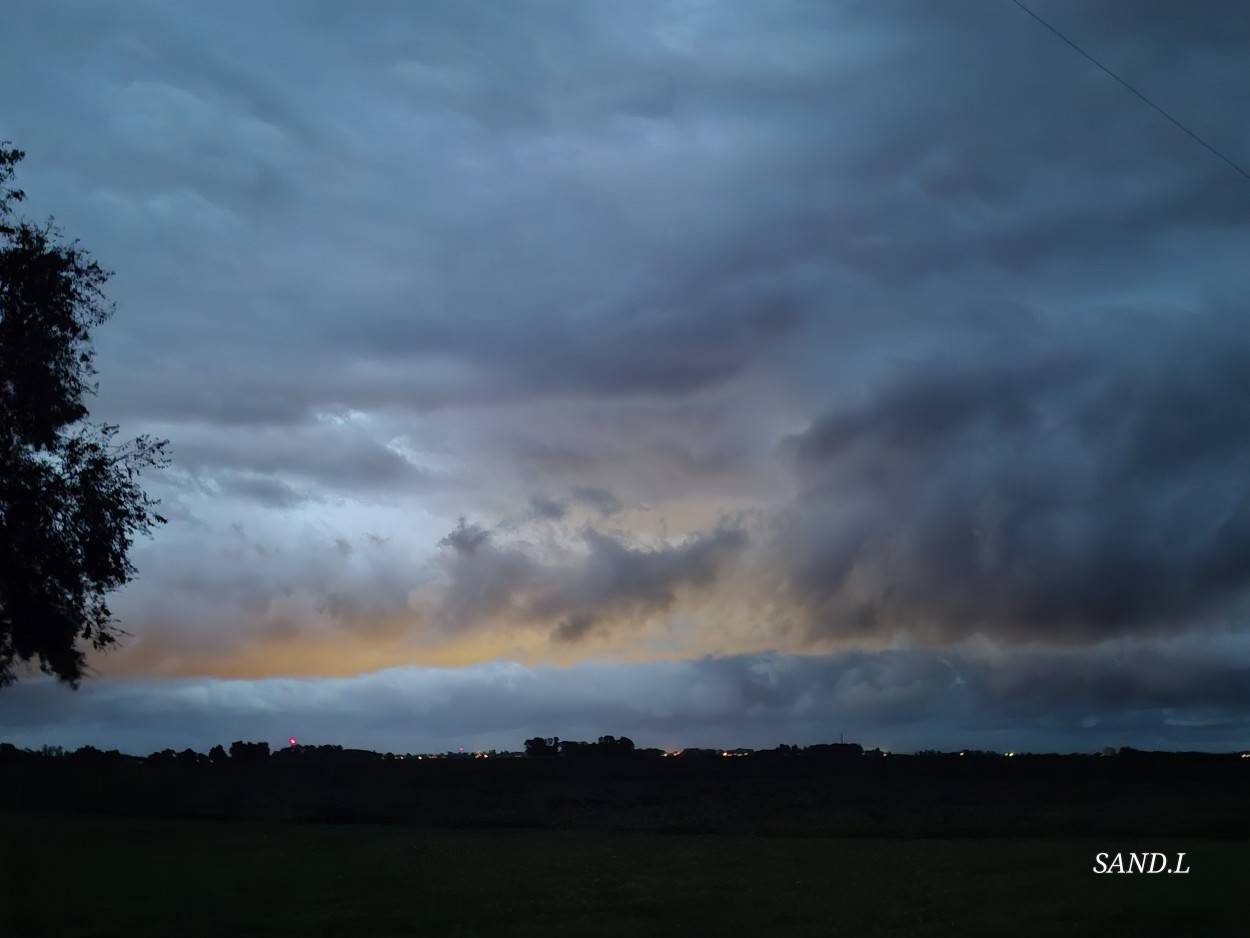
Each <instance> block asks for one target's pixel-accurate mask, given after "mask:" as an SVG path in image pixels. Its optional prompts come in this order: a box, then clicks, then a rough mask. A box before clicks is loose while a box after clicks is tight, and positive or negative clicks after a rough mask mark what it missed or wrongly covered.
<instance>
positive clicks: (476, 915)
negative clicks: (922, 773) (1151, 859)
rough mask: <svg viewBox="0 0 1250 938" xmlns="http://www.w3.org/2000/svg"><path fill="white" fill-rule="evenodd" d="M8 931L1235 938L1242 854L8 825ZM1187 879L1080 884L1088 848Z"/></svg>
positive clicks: (300, 828)
mask: <svg viewBox="0 0 1250 938" xmlns="http://www.w3.org/2000/svg"><path fill="white" fill-rule="evenodd" d="M2 821H3V835H2V837H0V847H2V851H3V853H2V855H0V857H2V862H3V869H0V874H2V877H3V879H2V882H3V885H2V886H0V889H2V890H3V892H4V895H3V896H2V898H3V913H2V914H3V918H4V921H3V922H2V923H0V933H2V934H4V935H6V936H7V935H12V936H14V938H19V936H31V938H34V936H41V935H76V936H98V938H103V936H116V938H122V936H147V935H151V936H161V938H165V936H173V935H212V936H234V935H274V936H303V935H309V936H322V935H343V936H356V935H360V936H382V935H438V936H470V935H482V936H506V935H534V936H552V935H569V936H613V935H621V936H624V935H681V936H700V935H713V936H732V935H751V936H757V935H779V936H785V935H822V936H824V935H852V936H871V935H995V936H1003V935H1039V936H1041V935H1045V936H1050V935H1103V936H1117V935H1166V936H1170V938H1180V936H1185V935H1195V936H1212V935H1215V936H1218V935H1242V934H1245V931H1246V929H1245V924H1244V919H1245V916H1246V901H1245V896H1246V886H1247V884H1248V883H1250V844H1247V843H1246V842H1244V841H1230V840H1223V841H1221V840H1203V839H1193V838H1189V839H1180V840H1171V839H1151V838H1146V839H1143V840H1137V839H1135V840H1133V841H1132V842H1123V841H1114V840H1111V839H1108V838H1092V839H1091V838H1071V837H1069V838H1029V839H1019V840H1002V839H963V840H951V839H932V840H919V839H903V838H892V839H874V838H844V839H827V838H776V837H756V836H749V835H700V834H680V835H673V834H658V833H648V832H611V831H567V830H498V829H497V830H476V831H466V830H448V829H430V828H421V827H411V826H403V825H376V824H353V825H345V824H313V823H307V822H295V823H291V822H288V823H280V822H252V821H203V820H200V821H188V820H158V819H127V818H102V817H83V816H72V815H64V814H23V815H13V814H8V815H6V816H4V817H3V818H2ZM1132 849H1136V850H1159V851H1164V852H1168V853H1173V854H1174V853H1175V852H1177V851H1185V853H1186V855H1187V856H1186V862H1187V865H1188V867H1189V868H1190V870H1191V872H1190V873H1189V874H1188V875H1180V876H1178V875H1167V874H1160V875H1157V876H1142V875H1123V876H1120V875H1114V874H1113V875H1102V876H1099V875H1094V874H1093V873H1092V872H1091V867H1092V866H1093V865H1094V856H1095V854H1096V853H1098V852H1100V851H1117V850H1132Z"/></svg>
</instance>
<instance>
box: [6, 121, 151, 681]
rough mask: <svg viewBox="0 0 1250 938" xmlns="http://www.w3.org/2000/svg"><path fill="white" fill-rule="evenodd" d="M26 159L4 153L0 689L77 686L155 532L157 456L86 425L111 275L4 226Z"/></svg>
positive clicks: (104, 427) (65, 248)
mask: <svg viewBox="0 0 1250 938" xmlns="http://www.w3.org/2000/svg"><path fill="white" fill-rule="evenodd" d="M23 156H24V154H23V153H22V152H21V151H20V150H14V149H7V148H6V146H5V145H3V144H0V685H4V684H8V683H10V682H12V681H13V680H14V678H15V675H14V665H16V664H18V663H20V662H34V663H37V664H38V666H39V669H40V670H41V671H43V672H45V673H47V674H53V675H55V676H56V677H58V678H60V679H61V680H62V681H66V682H67V683H69V684H70V685H71V686H75V687H76V686H77V684H78V682H79V681H80V680H81V679H82V676H83V671H84V668H85V665H86V661H85V654H84V649H85V647H86V646H87V645H90V646H92V647H95V648H97V649H103V648H106V647H108V646H110V645H112V644H114V643H115V642H116V641H117V636H118V634H120V633H119V631H118V629H117V628H116V627H115V626H114V625H113V620H112V614H111V613H110V611H109V608H108V606H107V605H106V604H105V596H106V595H107V594H108V593H110V592H112V591H113V590H116V589H117V588H118V587H120V586H122V585H124V584H125V583H127V582H128V581H129V580H131V579H132V578H133V577H134V574H135V568H134V566H133V565H132V564H131V563H130V560H129V558H128V553H129V550H130V545H131V543H132V541H133V539H134V535H135V534H136V533H143V534H147V533H150V532H151V528H152V526H153V525H154V524H160V523H164V521H165V519H164V518H162V517H161V516H160V515H158V514H156V512H155V510H154V509H155V506H156V504H157V503H156V502H155V501H153V500H151V499H149V498H148V497H147V496H146V495H145V494H144V492H143V490H142V489H141V488H140V486H139V476H140V473H141V472H142V471H143V470H144V469H146V468H148V467H161V466H164V465H166V464H167V460H166V459H165V456H164V447H165V445H166V443H165V441H157V440H153V439H151V438H150V437H147V436H140V437H138V438H136V439H134V440H130V441H128V442H124V443H118V442H116V436H117V430H118V428H117V427H116V426H114V425H111V424H89V423H86V422H85V420H86V418H87V416H88V413H87V408H86V406H85V405H84V404H83V398H84V397H85V396H87V395H88V394H94V393H95V391H96V385H95V384H94V383H92V381H91V378H92V376H93V375H94V374H95V373H96V372H95V368H94V366H93V355H92V349H91V345H90V339H91V329H92V328H93V327H95V326H98V325H100V324H101V323H103V322H104V321H105V320H107V319H108V318H109V316H111V315H112V312H113V311H112V307H111V306H110V305H109V304H108V303H107V302H106V300H105V298H104V294H103V292H102V287H103V285H104V283H105V282H106V281H107V280H108V276H109V275H108V273H107V272H105V271H104V270H102V269H101V268H100V266H99V265H98V264H96V263H95V261H93V260H92V259H91V257H90V256H89V255H88V254H87V253H86V252H85V251H83V250H81V249H80V248H79V247H78V246H77V242H73V243H70V244H64V243H62V242H61V241H60V240H59V238H60V232H59V231H58V230H57V229H55V228H53V227H52V225H51V223H50V222H49V223H48V224H47V225H45V226H43V227H37V226H35V225H32V224H30V223H28V222H27V221H25V220H20V219H15V218H14V217H13V210H12V206H13V204H15V203H17V202H20V201H21V200H22V199H23V198H24V193H22V192H21V191H20V190H18V189H13V188H9V187H8V185H7V183H8V182H9V181H10V180H11V179H12V177H13V172H14V166H16V164H17V163H18V161H19V160H21V159H22V157H23Z"/></svg>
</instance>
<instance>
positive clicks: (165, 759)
mask: <svg viewBox="0 0 1250 938" xmlns="http://www.w3.org/2000/svg"><path fill="white" fill-rule="evenodd" d="M522 755H524V756H525V757H527V758H530V759H559V760H561V761H564V760H577V761H583V760H603V759H611V760H617V759H622V758H628V759H654V758H660V757H678V758H682V759H686V760H690V759H702V758H712V757H718V756H719V757H741V756H751V757H752V758H753V759H778V758H785V759H802V760H804V761H808V760H838V761H846V760H856V761H860V760H865V759H867V760H873V759H881V758H885V757H886V756H889V755H890V753H889V752H885V751H883V750H881V749H864V747H863V746H861V745H860V744H859V743H846V742H838V743H817V744H815V745H812V746H791V745H786V744H784V743H783V744H782V745H780V746H777V747H776V748H774V749H709V748H698V747H687V748H685V749H681V750H678V751H672V752H667V751H665V750H662V749H655V748H644V749H640V748H638V747H637V746H635V744H634V741H633V740H632V739H630V738H629V737H628V736H619V737H617V736H600V737H599V739H598V740H596V741H594V742H585V741H580V740H570V739H564V740H562V739H560V738H559V737H556V736H551V737H542V736H535V737H533V738H532V739H527V740H525V750H524V753H520V752H497V751H496V750H493V749H492V750H489V751H487V752H463V751H460V752H447V753H433V754H424V755H411V754H407V755H406V754H395V753H392V752H385V753H382V752H374V751H372V750H368V749H344V748H343V747H342V746H333V745H326V746H306V745H294V746H289V747H284V748H281V749H276V750H271V749H270V747H269V743H267V742H244V741H243V740H235V741H234V742H233V743H231V744H230V748H229V750H227V749H226V748H225V747H224V746H221V745H217V746H213V747H212V748H211V749H210V750H209V751H208V752H207V753H202V752H197V751H195V750H194V749H183V750H181V751H177V750H174V749H162V750H161V751H159V752H153V753H151V754H150V755H148V756H131V755H127V754H125V753H122V752H119V751H118V750H116V749H109V750H101V749H97V748H96V747H94V746H83V747H81V748H79V749H75V750H66V749H63V748H62V747H60V746H43V747H41V748H39V749H19V748H18V747H16V746H14V745H13V744H11V743H0V764H4V763H10V764H11V763H14V762H20V761H29V760H41V759H65V760H71V761H75V762H83V763H105V762H113V763H121V762H126V763H148V764H158V765H221V764H227V763H233V764H256V763H265V762H270V761H275V762H277V761H280V762H284V763H292V764H324V763H329V762H333V763H348V762H380V761H393V760H394V761H398V760H417V759H475V758H492V757H493V758H509V757H519V756H522ZM1015 755H1016V753H1001V752H992V751H988V750H982V749H965V750H959V751H951V752H945V751H940V750H936V749H923V750H920V751H919V752H917V753H915V754H914V756H908V755H896V756H895V757H896V758H902V759H911V758H921V759H943V760H945V759H960V760H966V759H976V760H978V761H980V760H985V759H1003V758H1007V757H1011V756H1015ZM1020 755H1021V756H1023V757H1028V756H1029V755H1034V756H1037V757H1045V758H1048V759H1053V758H1063V757H1062V756H1059V755H1058V754H1056V753H1037V754H1028V753H1021V754H1020ZM1090 755H1091V754H1089V753H1070V754H1069V756H1071V757H1074V758H1088V757H1089V756H1090ZM1093 755H1101V756H1115V757H1117V758H1119V759H1130V760H1152V759H1154V760H1157V759H1163V758H1169V759H1176V758H1190V759H1227V758H1236V757H1238V756H1241V757H1242V758H1245V757H1246V754H1244V753H1237V752H1233V753H1207V752H1166V751H1152V750H1143V749H1134V748H1132V747H1130V746H1124V747H1121V748H1119V749H1114V748H1111V747H1108V748H1106V749H1104V750H1103V751H1102V752H1101V753H1097V754H1093Z"/></svg>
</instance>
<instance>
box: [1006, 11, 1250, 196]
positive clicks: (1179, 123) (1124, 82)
mask: <svg viewBox="0 0 1250 938" xmlns="http://www.w3.org/2000/svg"><path fill="white" fill-rule="evenodd" d="M1011 2H1012V3H1014V4H1015V5H1016V6H1018V7H1019V8H1020V9H1022V10H1023V11H1024V12H1025V13H1027V14H1029V16H1031V17H1033V19H1035V20H1037V21H1038V22H1039V23H1041V24H1042V25H1043V26H1045V27H1046V28H1047V29H1049V30H1050V31H1051V32H1052V33H1054V34H1055V35H1056V36H1058V37H1059V38H1060V39H1062V40H1063V41H1064V42H1066V43H1067V44H1068V45H1070V46H1071V47H1072V48H1073V49H1075V50H1076V51H1077V52H1079V53H1081V55H1083V56H1084V57H1085V58H1087V59H1089V61H1091V62H1093V63H1094V64H1095V65H1097V66H1098V67H1099V68H1100V69H1102V71H1104V72H1106V73H1107V74H1108V75H1110V76H1111V77H1112V78H1114V79H1115V80H1116V81H1118V82H1119V83H1120V84H1121V85H1123V86H1124V87H1125V88H1127V89H1128V90H1129V91H1131V92H1133V94H1135V95H1136V96H1137V97H1138V98H1140V99H1141V100H1142V101H1145V102H1146V103H1147V104H1149V105H1150V106H1151V107H1152V108H1154V109H1155V110H1156V111H1158V112H1159V113H1160V114H1162V115H1163V116H1164V117H1166V118H1167V119H1168V120H1169V121H1171V122H1172V123H1173V124H1175V125H1176V126H1177V127H1179V128H1180V129H1181V130H1183V131H1184V132H1185V133H1186V134H1188V135H1189V136H1190V137H1192V138H1193V139H1194V140H1196V141H1197V142H1198V143H1200V144H1201V145H1202V146H1204V147H1205V148H1206V149H1208V150H1210V151H1211V152H1212V153H1214V154H1215V155H1216V156H1218V157H1219V158H1220V159H1221V160H1223V161H1224V162H1225V163H1227V164H1228V165H1229V166H1231V167H1232V168H1233V169H1234V170H1236V171H1237V172H1238V173H1240V174H1241V175H1242V176H1244V177H1245V178H1246V179H1250V172H1246V171H1245V170H1244V169H1242V168H1241V167H1240V166H1238V165H1237V164H1236V163H1234V162H1233V161H1232V160H1230V159H1229V158H1228V157H1227V156H1225V155H1224V154H1223V153H1221V152H1220V151H1219V150H1217V149H1216V148H1215V147H1213V146H1212V145H1211V144H1209V143H1207V142H1206V141H1205V140H1203V139H1202V138H1201V137H1199V136H1198V135H1197V134H1196V133H1194V132H1193V131H1192V130H1190V129H1189V128H1188V127H1186V126H1185V125H1184V124H1182V123H1181V122H1180V121H1179V120H1177V119H1176V118H1175V117H1173V116H1172V115H1171V114H1169V113H1168V112H1167V111H1165V110H1163V108H1161V107H1159V105H1157V104H1155V103H1154V102H1153V101H1151V100H1150V99H1149V98H1148V97H1146V96H1145V95H1144V94H1142V93H1141V92H1140V91H1138V90H1137V89H1136V88H1134V87H1133V86H1132V85H1130V84H1129V83H1128V82H1127V81H1125V80H1124V79H1123V78H1121V77H1120V76H1119V75H1117V74H1116V73H1115V72H1113V71H1111V69H1109V68H1107V66H1105V65H1103V64H1102V63H1101V62H1099V61H1098V60H1097V59H1096V58H1094V57H1093V56H1092V55H1090V54H1089V53H1088V52H1086V51H1085V50H1084V49H1082V48H1081V47H1080V46H1078V45H1077V44H1076V43H1075V42H1073V41H1072V40H1071V39H1069V38H1068V37H1067V36H1065V35H1064V34H1063V33H1061V32H1060V31H1059V30H1057V29H1056V28H1055V27H1054V26H1051V25H1050V23H1048V22H1046V20H1044V19H1042V18H1041V17H1040V16H1038V15H1037V14H1036V13H1034V12H1033V11H1032V10H1030V9H1029V8H1028V7H1027V6H1025V5H1024V4H1023V3H1022V2H1021V0H1011Z"/></svg>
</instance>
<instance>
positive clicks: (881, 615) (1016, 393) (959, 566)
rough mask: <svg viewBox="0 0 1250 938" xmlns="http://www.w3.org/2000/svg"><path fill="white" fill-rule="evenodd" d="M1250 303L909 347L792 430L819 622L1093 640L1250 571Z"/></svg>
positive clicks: (798, 564) (1220, 601)
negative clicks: (965, 354)
mask: <svg viewBox="0 0 1250 938" xmlns="http://www.w3.org/2000/svg"><path fill="white" fill-rule="evenodd" d="M1248 327H1250V318H1248V317H1247V316H1246V314H1244V313H1241V312H1237V311H1221V313H1220V314H1218V315H1212V316H1196V317H1190V318H1189V320H1188V321H1185V320H1183V319H1182V320H1172V321H1165V322H1160V321H1158V320H1154V319H1151V318H1150V317H1144V316H1141V317H1131V318H1128V317H1126V320H1125V321H1124V322H1122V324H1121V325H1120V327H1119V329H1118V330H1117V332H1118V335H1116V336H1115V340H1114V341H1111V342H1108V343H1107V344H1105V345H1099V346H1088V347H1079V346H1076V345H1075V343H1072V344H1071V346H1070V347H1068V348H1063V349H1059V350H1053V351H1040V352H1039V351H1038V349H1039V348H1040V347H1042V345H1041V343H1032V344H1030V345H1029V346H1026V347H1025V348H1021V349H1016V350H1014V354H1011V355H1009V356H1006V357H1003V358H1000V359H998V360H996V361H988V362H978V363H973V362H967V361H958V360H957V361H953V362H952V361H940V360H939V361H934V362H921V363H917V364H915V365H914V366H912V367H910V368H909V369H908V370H907V371H906V372H905V373H902V374H899V375H897V376H895V377H894V378H893V380H890V381H887V382H883V384H882V386H880V387H877V388H873V389H872V390H871V391H869V392H868V393H866V394H865V395H864V396H863V399H862V400H860V401H856V402H852V403H849V404H848V405H846V406H844V407H840V408H837V409H835V410H833V411H831V412H829V413H827V414H826V415H825V416H824V417H822V418H821V419H819V420H817V421H815V422H814V423H813V424H812V426H811V427H810V428H809V429H807V430H806V431H804V432H803V433H801V434H799V435H797V436H794V437H791V438H789V439H788V440H787V441H786V443H785V445H784V446H783V451H784V453H785V455H786V456H787V458H789V459H790V460H791V461H792V464H793V466H794V468H795V470H796V472H797V474H798V477H799V479H800V480H801V484H802V492H801V494H800V495H799V497H798V499H797V500H796V502H795V503H794V504H793V506H792V508H791V510H790V511H789V512H788V513H787V514H786V515H785V516H784V517H783V519H782V520H781V521H780V522H779V530H778V537H779V540H780V543H781V545H782V548H783V550H784V552H785V557H786V565H785V567H784V568H783V575H784V576H786V577H787V579H788V585H789V588H790V595H791V597H792V598H793V599H794V600H795V601H796V602H798V603H799V604H801V605H803V606H804V607H805V608H806V609H807V611H808V614H809V622H810V625H811V628H812V629H813V630H814V631H815V632H816V633H819V634H838V635H849V636H855V635H871V634H874V633H886V634H892V633H895V632H898V633H902V634H912V635H915V636H922V637H925V638H927V639H930V640H936V641H951V640H958V639H960V638H963V637H967V636H969V635H971V634H974V633H982V634H985V635H988V636H990V637H992V638H994V639H1000V640H1006V641H1043V642H1049V641H1058V642H1062V641H1072V640H1076V641H1094V640H1097V639H1100V638H1105V637H1108V636H1112V635H1116V634H1123V633H1129V632H1136V631H1149V630H1176V629H1182V628H1186V627H1188V626H1190V625H1192V624H1193V623H1195V622H1196V621H1200V620H1203V619H1204V618H1207V617H1211V616H1213V615H1214V616H1217V618H1218V614H1219V613H1220V612H1221V610H1226V607H1227V604H1228V603H1229V602H1230V601H1234V600H1236V599H1238V598H1239V597H1240V596H1242V595H1243V593H1244V591H1245V590H1246V588H1247V587H1250V437H1247V435H1246V427H1247V426H1250V340H1247V338H1246V336H1247V335H1250V328H1248Z"/></svg>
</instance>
